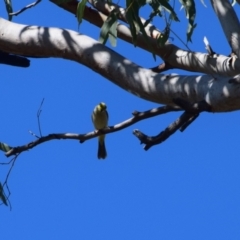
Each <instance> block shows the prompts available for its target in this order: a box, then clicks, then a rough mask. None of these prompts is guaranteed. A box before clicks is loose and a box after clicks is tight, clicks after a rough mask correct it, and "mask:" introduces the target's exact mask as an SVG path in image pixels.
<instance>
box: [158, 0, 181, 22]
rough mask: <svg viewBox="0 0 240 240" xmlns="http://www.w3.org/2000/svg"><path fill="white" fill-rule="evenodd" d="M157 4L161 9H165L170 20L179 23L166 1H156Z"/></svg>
mask: <svg viewBox="0 0 240 240" xmlns="http://www.w3.org/2000/svg"><path fill="white" fill-rule="evenodd" d="M157 1H158V3H159V4H160V5H161V7H163V8H164V9H166V10H167V11H168V12H169V13H170V14H171V18H172V19H173V20H174V21H176V22H179V19H178V17H177V14H176V13H175V11H174V9H173V8H172V6H171V5H170V4H169V3H168V1H167V0H157Z"/></svg>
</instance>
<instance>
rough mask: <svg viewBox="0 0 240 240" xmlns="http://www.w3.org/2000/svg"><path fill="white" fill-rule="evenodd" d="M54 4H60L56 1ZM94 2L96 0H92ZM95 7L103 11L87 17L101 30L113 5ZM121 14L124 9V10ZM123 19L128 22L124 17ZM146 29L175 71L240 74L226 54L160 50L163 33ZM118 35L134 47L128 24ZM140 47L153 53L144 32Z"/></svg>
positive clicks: (72, 8) (238, 62)
mask: <svg viewBox="0 0 240 240" xmlns="http://www.w3.org/2000/svg"><path fill="white" fill-rule="evenodd" d="M50 1H51V2H53V3H55V4H57V3H56V2H57V1H56V0H50ZM90 2H91V3H93V2H94V1H92V0H90ZM57 5H58V4H57ZM58 6H59V7H62V8H63V9H65V10H67V11H69V12H71V13H72V14H74V15H75V14H76V8H77V2H76V3H75V2H71V3H64V4H60V5H58ZM94 6H95V7H97V8H99V10H100V11H101V12H98V11H96V10H94V9H92V8H89V7H87V6H86V7H85V11H84V16H83V18H84V19H85V20H87V21H88V22H90V23H91V24H93V25H95V26H97V27H99V28H100V27H101V26H102V24H103V22H104V21H105V20H106V19H107V16H106V15H104V14H103V13H106V14H109V13H110V11H111V9H112V8H113V6H112V7H110V6H109V5H108V4H107V3H106V2H101V1H98V2H97V4H95V5H94ZM114 6H116V5H114ZM121 11H124V10H123V9H122V8H121ZM102 12H103V13H102ZM121 19H124V16H123V17H122V18H121ZM145 30H146V33H147V35H148V36H149V42H150V44H151V46H152V48H153V50H154V53H155V54H156V55H158V56H159V57H161V58H162V59H163V60H164V61H165V62H168V63H169V64H170V65H171V66H172V67H173V68H179V69H182V70H186V71H190V72H201V73H205V74H211V75H215V74H218V75H221V76H229V77H233V76H235V75H237V74H239V73H240V59H237V58H233V57H226V56H223V55H214V56H209V54H207V53H199V52H192V51H186V50H183V49H181V48H179V47H177V46H175V45H174V44H171V43H169V42H168V44H166V45H165V46H163V47H159V46H158V44H157V41H156V38H157V36H158V35H159V34H160V32H159V31H158V30H157V28H156V27H154V26H152V25H151V24H149V25H148V26H147V27H146V28H145ZM117 35H118V37H119V38H120V39H123V40H124V41H126V42H129V43H130V44H132V35H131V31H130V29H129V28H128V27H127V26H126V25H123V24H120V23H119V24H118V26H117ZM136 45H137V46H138V47H140V48H142V49H145V50H146V51H150V50H149V46H148V45H147V44H146V41H145V39H144V37H143V36H142V34H141V33H139V34H138V37H137V42H136ZM136 51H138V50H136Z"/></svg>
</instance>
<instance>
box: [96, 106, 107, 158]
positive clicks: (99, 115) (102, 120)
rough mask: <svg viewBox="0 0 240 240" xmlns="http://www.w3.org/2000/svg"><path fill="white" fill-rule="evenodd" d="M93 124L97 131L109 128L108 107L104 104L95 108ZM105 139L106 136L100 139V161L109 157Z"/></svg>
mask: <svg viewBox="0 0 240 240" xmlns="http://www.w3.org/2000/svg"><path fill="white" fill-rule="evenodd" d="M92 122H93V125H94V127H95V129H96V130H101V129H104V128H106V127H107V126H108V112H107V106H106V104H105V103H104V102H101V103H99V104H98V105H97V106H96V107H95V108H94V110H93V113H92ZM104 139H105V134H103V135H100V136H99V137H98V159H104V158H106V157H107V151H106V148H105V142H104Z"/></svg>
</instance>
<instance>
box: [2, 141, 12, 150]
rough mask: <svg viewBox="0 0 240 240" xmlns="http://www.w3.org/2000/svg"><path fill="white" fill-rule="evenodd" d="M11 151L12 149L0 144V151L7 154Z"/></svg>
mask: <svg viewBox="0 0 240 240" xmlns="http://www.w3.org/2000/svg"><path fill="white" fill-rule="evenodd" d="M11 149H12V147H10V146H9V145H7V144H6V143H1V142H0V150H2V151H3V152H8V151H9V150H11Z"/></svg>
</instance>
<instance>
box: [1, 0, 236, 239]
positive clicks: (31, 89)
mask: <svg viewBox="0 0 240 240" xmlns="http://www.w3.org/2000/svg"><path fill="white" fill-rule="evenodd" d="M27 4H29V2H28V1H26V0H24V1H13V6H14V10H18V9H20V8H21V7H23V6H24V5H27ZM207 4H208V7H207V8H205V7H203V6H202V5H201V3H200V1H199V2H198V3H197V6H198V18H197V23H198V27H197V28H196V32H195V33H194V36H193V43H192V44H190V45H189V47H190V48H191V49H192V50H194V51H201V52H205V50H204V44H203V37H204V36H207V38H208V39H209V41H210V43H211V45H212V47H213V49H214V50H215V51H216V52H218V53H221V54H226V55H227V54H229V47H228V45H227V43H226V40H225V38H224V35H223V33H222V30H221V28H220V25H219V24H218V21H217V18H216V17H215V16H214V15H213V12H212V10H211V6H210V5H209V3H207ZM0 6H1V7H0V9H1V10H0V13H1V16H2V17H4V18H6V13H5V8H4V5H3V1H2V3H1V5H0ZM178 9H179V8H177V13H178V14H179V17H180V18H181V19H182V22H181V23H178V24H174V29H175V31H176V32H177V33H178V34H179V36H180V37H181V38H182V39H183V40H185V29H186V27H187V25H186V21H185V20H183V18H182V17H183V15H184V12H183V11H181V12H179V11H178ZM236 11H237V12H238V15H239V7H237V8H236ZM143 14H144V13H143ZM203 15H204V17H203V18H202V16H203ZM13 21H15V22H18V23H23V24H31V25H41V26H53V27H60V28H68V29H72V30H76V31H77V22H76V18H75V17H74V16H73V15H71V14H69V13H67V12H65V11H63V10H62V9H60V8H57V7H55V6H54V5H53V4H51V3H50V2H48V1H43V2H41V3H40V4H39V5H38V6H36V7H35V8H32V9H30V10H28V11H26V12H24V13H22V14H21V15H19V16H18V17H15V18H14V19H13ZM160 21H161V20H158V21H156V25H157V24H160ZM80 32H81V33H83V34H87V35H90V36H92V37H93V38H95V39H97V38H98V34H99V31H98V29H97V28H95V27H93V26H91V25H90V24H89V23H87V22H83V24H82V25H81V27H80ZM173 38H174V39H173V43H175V44H176V45H178V46H182V45H181V43H179V41H178V40H177V38H176V37H174V36H173ZM116 51H119V52H121V54H122V55H124V56H126V57H128V58H129V59H131V60H132V61H134V62H136V63H137V64H139V65H142V66H144V67H153V66H155V65H157V63H156V62H154V60H153V58H152V55H151V54H149V53H147V52H145V51H143V50H141V49H139V48H136V49H135V48H134V47H133V46H131V45H130V44H126V43H124V42H123V41H121V40H119V41H118V46H117V48H116ZM158 63H159V61H158ZM0 69H1V85H2V87H1V89H0V93H1V94H0V100H1V103H2V104H1V109H2V111H1V112H2V114H1V126H2V128H1V135H0V141H1V142H6V143H8V144H9V145H11V146H19V145H22V144H26V143H28V142H30V141H32V140H34V137H33V136H32V135H30V134H29V132H28V131H29V130H31V131H33V132H35V133H36V134H38V125H37V117H36V114H37V110H38V108H39V105H40V103H41V101H42V99H43V98H45V101H44V105H43V108H42V114H41V127H42V132H43V135H47V134H49V133H63V132H71V133H86V132H89V131H92V130H93V125H92V122H91V119H90V115H91V112H92V110H93V108H94V106H95V105H96V104H98V103H99V102H101V101H104V102H106V104H107V106H108V112H109V115H110V120H109V125H114V124H116V123H119V122H121V121H123V120H125V119H127V118H129V117H131V113H132V112H133V111H134V110H138V111H145V110H148V109H151V108H153V107H157V106H158V105H157V104H155V103H151V102H147V101H145V100H143V99H140V98H138V97H136V96H134V95H131V94H130V93H128V92H126V91H123V90H122V89H120V88H119V87H117V86H115V85H114V84H112V83H111V82H109V81H107V80H106V79H104V78H103V77H101V76H100V75H98V74H96V73H95V72H93V71H92V70H91V69H88V68H86V67H84V66H82V65H79V64H77V63H75V62H71V61H67V60H63V59H54V58H50V59H31V67H29V68H26V69H22V68H14V67H10V66H5V65H1V66H0ZM171 72H174V73H183V71H181V72H180V71H178V70H173V71H171ZM185 74H186V73H185ZM187 74H190V73H187ZM179 114H180V113H170V114H167V115H162V116H158V117H156V118H153V119H148V120H145V121H142V122H139V123H137V124H136V125H134V126H131V127H129V128H127V129H124V130H122V131H120V132H116V133H114V134H110V135H107V137H106V147H107V152H108V157H107V159H106V160H104V161H99V160H98V159H97V157H96V155H97V140H96V139H92V140H89V141H86V142H85V143H83V144H79V142H78V141H74V140H60V141H50V142H47V143H45V144H42V145H40V146H38V147H36V148H34V149H32V150H30V151H28V152H24V153H22V154H21V155H20V156H19V158H18V159H17V161H16V164H15V167H14V169H13V171H12V173H11V176H10V179H9V183H8V184H9V187H10V190H11V198H10V200H11V204H12V211H9V208H7V207H5V206H1V209H0V211H1V228H0V229H1V239H4V240H12V239H19V240H30V239H31V240H32V239H34V240H38V239H39V240H40V239H47V240H48V239H84V240H92V239H98V240H101V239H104V240H110V239H111V240H112V239H115V240H118V239H119V240H120V239H121V240H122V239H131V240H132V239H138V240H145V239H146V240H147V239H151V240H155V239H164V240H168V239H184V240H188V239H191V240H192V239H194V240H198V239H199V240H200V239H211V240H212V239H218V240H221V239H222V240H226V239H231V240H235V239H240V228H239V226H240V174H239V173H240V161H239V152H238V149H239V136H240V129H239V112H233V113H223V114H211V113H203V114H202V115H201V117H200V118H198V119H197V120H196V121H195V122H194V123H193V124H192V125H191V126H190V127H189V128H187V130H186V131H185V132H184V133H180V132H177V133H176V134H175V135H173V136H172V137H171V138H170V139H168V140H167V141H166V142H164V143H162V144H161V145H157V146H155V147H153V148H151V149H150V150H148V151H144V150H143V148H142V146H141V145H140V144H139V141H138V140H137V139H136V138H135V137H134V135H133V134H132V131H133V129H136V128H137V129H140V130H141V131H143V132H144V133H146V134H148V135H156V134H157V133H159V132H160V131H162V130H163V129H165V128H166V127H167V126H168V125H169V124H170V123H171V122H172V121H174V120H175V119H176V118H177V117H178V116H179ZM9 160H10V159H6V157H5V156H4V154H2V155H1V156H0V161H1V162H5V161H9ZM7 171H8V166H2V165H1V166H0V179H1V181H3V180H4V178H5V176H6V173H7Z"/></svg>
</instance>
